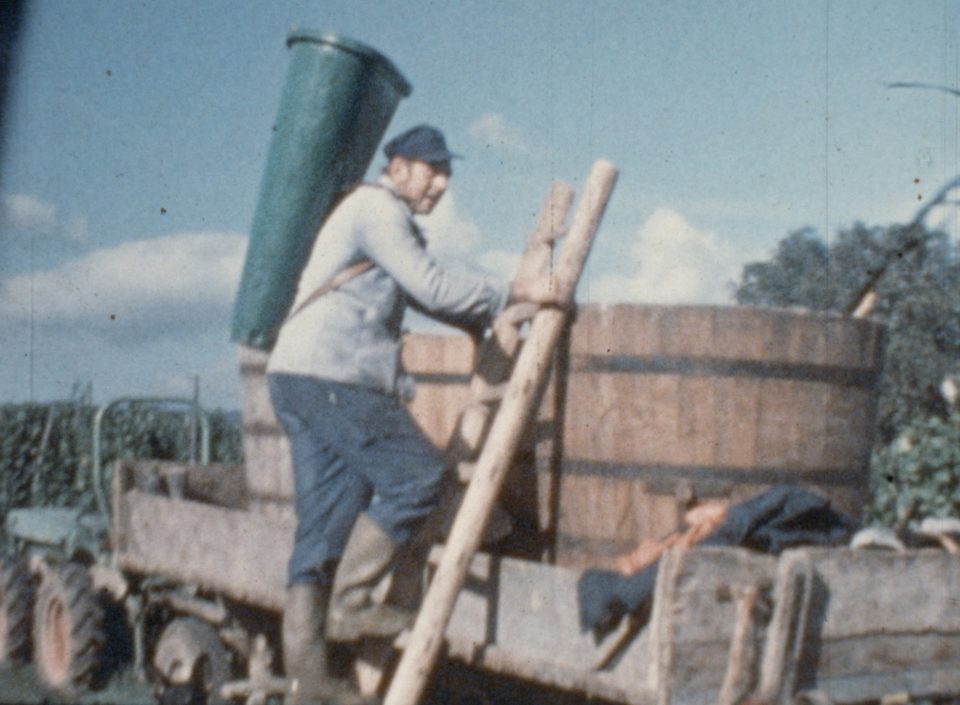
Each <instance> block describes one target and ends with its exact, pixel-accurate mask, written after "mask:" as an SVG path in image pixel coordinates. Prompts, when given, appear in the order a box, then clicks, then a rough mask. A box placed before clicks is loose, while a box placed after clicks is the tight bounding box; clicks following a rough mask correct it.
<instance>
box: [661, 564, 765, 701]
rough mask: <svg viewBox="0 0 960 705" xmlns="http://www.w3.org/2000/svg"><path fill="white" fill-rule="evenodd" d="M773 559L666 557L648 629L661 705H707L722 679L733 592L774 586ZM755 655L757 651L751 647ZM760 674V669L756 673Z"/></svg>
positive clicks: (731, 633) (731, 632)
mask: <svg viewBox="0 0 960 705" xmlns="http://www.w3.org/2000/svg"><path fill="white" fill-rule="evenodd" d="M776 565H777V559H776V558H774V557H772V556H766V555H762V554H757V553H753V552H751V551H747V550H746V549H738V548H700V549H695V550H692V551H679V550H671V551H668V552H667V553H666V554H665V556H664V557H663V558H662V559H661V563H660V573H661V575H658V579H659V580H658V585H657V592H656V595H655V600H654V613H653V615H652V625H653V627H652V628H653V629H654V631H655V635H656V636H655V637H654V639H655V643H654V648H655V649H657V652H656V653H658V658H659V662H658V668H657V671H656V674H655V676H654V682H653V685H654V689H655V690H656V691H657V692H658V693H661V702H663V703H685V704H686V703H692V702H700V701H703V698H706V700H705V701H704V702H711V700H710V697H711V696H710V694H712V697H714V698H715V696H716V694H717V693H718V692H719V690H720V688H721V686H722V684H723V682H724V677H725V675H726V670H727V654H728V653H729V651H730V647H731V641H732V639H733V636H734V633H735V627H736V625H737V616H738V606H737V597H736V596H737V591H738V590H740V589H741V588H744V587H753V588H756V589H757V590H759V591H760V592H761V593H763V594H765V593H767V592H768V591H769V590H770V589H771V588H772V586H773V582H774V577H775V573H776ZM754 650H755V652H756V653H759V645H754ZM758 670H759V669H758Z"/></svg>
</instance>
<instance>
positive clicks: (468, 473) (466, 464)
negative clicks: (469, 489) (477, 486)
mask: <svg viewBox="0 0 960 705" xmlns="http://www.w3.org/2000/svg"><path fill="white" fill-rule="evenodd" d="M476 469H477V464H476V463H474V462H472V461H468V460H464V461H463V462H460V463H457V479H458V480H460V482H470V480H472V479H473V473H474V471H475V470H476Z"/></svg>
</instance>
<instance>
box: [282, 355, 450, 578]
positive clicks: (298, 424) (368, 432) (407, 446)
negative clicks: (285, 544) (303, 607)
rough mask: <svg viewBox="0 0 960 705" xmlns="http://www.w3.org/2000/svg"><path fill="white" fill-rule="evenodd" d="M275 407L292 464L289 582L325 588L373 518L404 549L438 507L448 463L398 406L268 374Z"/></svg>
mask: <svg viewBox="0 0 960 705" xmlns="http://www.w3.org/2000/svg"><path fill="white" fill-rule="evenodd" d="M267 380H268V384H269V388H270V399H271V401H272V403H273V408H274V412H275V413H276V415H277V418H278V419H279V421H280V423H281V425H282V426H283V428H284V431H285V432H286V434H287V437H288V438H289V440H290V454H291V456H292V461H293V475H294V492H295V502H296V512H297V533H296V537H295V540H294V546H293V554H292V555H291V557H290V563H289V566H288V581H289V583H290V584H293V583H298V582H326V581H327V580H329V576H328V575H327V573H326V566H327V565H328V564H329V563H330V562H331V561H335V560H337V559H339V558H340V556H341V554H342V553H343V547H344V545H345V544H346V542H347V538H348V537H349V535H350V530H351V528H353V523H354V521H356V519H357V516H359V514H360V513H361V512H362V511H364V510H366V511H367V514H368V515H369V517H370V518H371V519H373V520H374V521H375V522H376V523H377V524H378V525H379V526H380V527H381V528H382V529H383V530H384V531H385V532H386V533H387V534H388V535H389V536H390V538H392V539H393V540H394V541H395V542H396V543H398V544H402V543H404V542H406V541H407V540H408V539H409V538H410V535H411V533H412V531H413V530H414V529H415V528H416V527H417V525H418V524H419V523H420V521H421V520H422V519H423V518H424V517H426V516H427V515H428V514H429V513H430V512H431V511H432V510H433V508H434V507H435V506H436V503H437V500H438V498H439V492H440V485H441V481H442V479H443V473H444V465H445V463H444V459H443V455H442V454H441V453H440V451H438V450H437V449H436V448H435V447H434V446H433V445H432V444H431V443H430V441H429V440H427V438H426V437H425V436H424V435H423V433H422V432H421V431H420V429H418V428H417V426H416V424H415V423H414V421H413V419H411V418H410V415H409V414H408V413H407V410H406V409H405V408H404V407H403V405H402V404H401V402H400V400H399V399H398V398H396V397H394V396H390V395H387V394H384V393H383V392H379V391H377V390H374V389H370V388H364V387H359V386H353V385H347V384H340V383H338V382H331V381H327V380H322V379H317V378H314V377H307V376H300V375H289V374H270V375H268V376H267Z"/></svg>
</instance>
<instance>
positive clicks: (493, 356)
mask: <svg viewBox="0 0 960 705" xmlns="http://www.w3.org/2000/svg"><path fill="white" fill-rule="evenodd" d="M616 176H617V172H616V170H615V169H614V167H613V166H612V165H611V164H610V163H609V162H606V161H603V160H601V161H598V162H596V163H595V164H594V165H593V168H592V170H591V172H590V176H589V178H588V179H587V183H586V186H585V187H584V192H583V195H582V197H581V199H580V202H579V204H578V207H577V210H576V212H575V213H574V216H573V220H572V221H571V223H570V227H569V229H568V230H567V231H564V228H563V223H564V222H565V220H566V215H567V211H568V210H569V208H570V204H571V202H572V200H573V192H572V190H571V189H570V187H568V186H566V185H565V184H562V183H559V182H558V183H555V184H554V185H553V187H552V188H551V190H550V194H549V196H548V197H547V199H546V201H545V203H544V206H543V209H542V210H541V212H540V215H539V217H538V219H537V224H536V226H535V228H534V231H533V233H532V235H531V237H530V240H529V242H528V244H527V248H526V250H525V252H524V255H523V258H522V260H521V264H520V267H519V271H518V274H517V275H518V277H526V278H529V277H533V276H536V275H543V276H546V274H547V270H548V268H550V267H551V266H552V272H551V275H552V277H553V284H554V286H556V287H557V288H558V292H559V295H560V296H559V298H560V300H561V301H564V302H567V303H568V304H572V302H573V296H574V291H575V289H576V286H577V283H578V281H579V280H580V275H581V273H582V272H583V267H584V263H585V262H586V259H587V255H588V254H589V252H590V247H591V245H592V244H593V239H594V235H595V234H596V231H597V227H598V226H599V224H600V219H601V218H602V216H603V212H604V209H605V208H606V204H607V201H608V200H609V197H610V193H611V191H612V190H613V186H614V183H615V181H616ZM561 237H562V243H561V245H560V247H559V251H558V252H557V253H556V255H555V257H552V255H553V250H554V244H555V243H556V242H557V241H558V238H561ZM551 259H553V261H552V262H551ZM568 313H569V306H568V307H566V308H542V309H538V308H537V307H536V306H531V305H523V304H520V305H515V306H511V307H509V308H508V309H507V310H505V311H504V312H503V313H502V314H501V315H500V316H499V317H498V318H497V320H496V321H495V322H494V325H493V332H492V335H491V336H489V337H488V338H487V339H485V340H484V341H483V343H482V344H481V345H480V349H479V350H478V352H477V363H476V365H475V371H474V374H473V376H472V378H471V381H470V398H471V400H470V402H469V403H468V405H467V406H466V407H465V410H464V412H463V413H462V415H461V417H460V419H459V420H458V423H457V426H456V429H455V431H454V434H453V436H452V439H451V442H450V444H449V447H448V455H449V456H450V457H451V460H452V461H453V462H455V463H457V470H458V474H459V475H460V476H461V477H462V478H465V479H466V478H469V485H468V487H467V491H466V494H465V495H464V497H463V501H462V502H461V504H460V508H459V510H458V511H457V514H456V517H455V518H454V521H453V525H452V527H451V529H450V534H449V536H448V538H447V541H446V544H445V546H444V549H443V553H442V556H441V558H440V561H439V564H438V566H437V570H436V573H435V575H434V577H433V580H432V581H431V583H430V586H429V588H428V590H427V593H426V596H425V598H424V600H423V603H422V605H421V607H420V611H419V613H418V615H417V619H416V622H415V623H414V626H413V629H412V631H411V632H410V633H409V635H408V638H406V639H405V640H404V642H405V643H404V645H403V654H402V656H401V658H400V663H399V664H398V666H397V670H396V672H395V674H394V676H393V678H392V680H391V682H390V685H389V687H388V689H387V694H386V698H385V699H384V705H416V703H418V702H419V701H420V699H421V698H422V696H423V693H424V691H425V690H426V686H427V684H428V681H429V678H430V675H431V673H432V671H433V668H434V665H435V663H436V660H437V656H438V655H439V653H440V649H441V647H442V645H443V636H444V632H445V630H446V628H447V624H448V622H449V620H450V615H451V613H452V611H453V606H454V603H455V601H456V598H457V594H458V593H459V592H460V589H461V587H462V586H463V583H464V580H465V579H466V576H467V571H468V569H469V566H470V562H471V561H472V559H473V556H474V555H475V554H476V552H477V549H478V548H479V546H480V542H481V539H482V537H483V533H484V529H485V528H486V525H487V522H488V521H489V519H490V515H491V512H492V510H493V507H494V502H495V500H496V498H497V495H498V494H499V492H500V487H501V486H502V484H503V480H504V477H505V476H506V473H507V470H508V469H509V467H510V463H511V462H512V460H513V456H514V454H515V453H516V450H517V446H518V445H519V442H520V439H521V436H522V434H523V431H524V429H525V428H526V427H527V425H528V424H529V423H530V420H531V417H532V415H533V414H534V412H535V405H536V402H537V400H538V399H539V396H540V393H541V391H542V389H543V386H544V384H545V382H546V380H547V376H548V373H549V371H550V367H551V362H552V358H553V353H554V350H555V348H556V346H557V342H558V341H559V339H560V336H561V334H562V332H563V329H564V326H565V325H566V322H567V317H568ZM528 321H529V330H528V331H527V334H526V337H525V338H524V337H523V336H522V335H521V326H522V325H523V324H525V323H527V322H528Z"/></svg>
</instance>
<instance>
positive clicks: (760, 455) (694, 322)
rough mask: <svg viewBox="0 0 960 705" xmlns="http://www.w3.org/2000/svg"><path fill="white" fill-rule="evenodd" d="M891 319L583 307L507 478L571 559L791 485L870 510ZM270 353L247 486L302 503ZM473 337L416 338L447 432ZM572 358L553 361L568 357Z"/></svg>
mask: <svg viewBox="0 0 960 705" xmlns="http://www.w3.org/2000/svg"><path fill="white" fill-rule="evenodd" d="M881 353H882V328H881V327H880V326H879V325H877V324H875V323H872V322H869V321H863V320H853V319H850V318H843V317H840V316H835V315H827V314H811V313H803V312H798V311H789V310H777V309H763V308H750V307H709V306H641V305H627V304H619V305H614V306H598V305H584V306H581V307H580V308H579V311H578V314H577V318H576V321H575V322H574V324H573V325H572V327H571V330H570V334H569V338H568V339H567V340H566V342H565V344H564V345H563V346H562V349H561V350H560V351H558V365H557V368H556V369H555V374H554V375H553V377H552V380H551V383H550V386H549V387H548V389H547V390H546V392H545V394H544V401H543V403H542V404H541V408H540V412H539V417H538V419H537V422H536V423H535V424H534V425H533V431H532V432H531V433H530V434H528V436H527V438H526V439H525V442H524V444H523V447H522V448H521V452H520V454H519V456H518V460H517V462H516V464H515V467H514V468H513V470H512V472H511V475H510V476H509V477H508V479H507V485H506V487H505V489H504V505H505V506H506V507H507V509H508V510H509V511H511V513H513V514H514V515H515V518H517V519H518V520H519V521H518V525H520V526H526V527H528V528H529V527H531V526H532V527H534V530H535V532H536V536H535V537H531V540H536V541H537V542H538V545H540V546H546V547H547V548H548V549H549V550H548V555H549V557H551V558H553V559H555V560H556V561H557V562H558V563H561V564H565V565H576V566H601V565H609V564H610V563H611V562H612V559H613V558H614V557H615V556H617V555H620V554H623V553H626V552H628V551H630V550H631V549H632V548H633V547H634V546H635V545H636V543H637V542H638V541H639V540H641V539H643V538H660V537H662V536H664V535H666V534H668V533H670V532H671V531H673V530H674V529H676V528H677V526H678V524H679V521H680V518H681V516H682V513H683V511H684V509H685V507H686V506H687V505H688V504H689V503H690V502H691V501H694V500H698V499H708V498H715V497H729V498H731V499H733V500H734V501H739V500H742V499H745V498H747V497H749V496H751V495H753V494H755V493H756V492H758V491H760V490H762V489H764V488H767V487H770V486H772V485H775V484H778V483H784V482H788V483H795V484H799V485H802V486H805V487H808V488H811V489H814V490H817V491H819V492H821V493H824V494H826V495H827V496H828V497H830V498H831V499H832V500H833V501H834V503H835V506H837V507H838V508H840V509H842V510H845V511H848V512H850V513H852V514H858V513H859V510H860V507H861V506H862V504H863V500H864V498H865V496H866V492H867V484H868V462H869V454H870V448H871V444H872V434H873V426H874V415H875V408H876V398H877V380H878V377H879V373H880V365H881ZM264 357H265V356H264V355H263V353H259V352H257V351H251V350H249V349H244V350H242V355H241V370H242V373H243V374H242V377H243V382H244V412H243V417H244V431H245V433H244V448H245V453H246V474H247V481H248V486H249V490H250V493H251V498H252V499H253V500H260V501H261V502H263V503H266V504H270V503H273V502H280V503H283V502H289V500H290V498H291V491H292V482H291V475H290V465H289V449H288V447H287V444H286V439H285V438H284V436H283V433H282V431H281V429H280V428H279V426H278V425H277V423H276V420H275V419H274V418H273V413H272V410H271V409H270V405H269V399H268V398H267V394H266V385H265V383H264V379H263V368H264V367H263V366H264ZM473 358H474V346H473V344H472V342H471V341H470V340H469V338H467V337H466V336H439V335H422V334H414V335H409V336H407V337H406V338H405V341H404V346H403V363H404V367H405V369H406V370H407V372H409V373H410V374H411V375H412V376H413V377H414V380H415V381H416V388H417V391H416V396H415V397H414V398H413V400H412V401H411V402H410V405H409V408H410V411H411V413H412V415H413V416H414V418H415V419H416V421H417V422H418V423H419V424H420V426H421V428H423V430H424V431H425V433H426V434H427V436H428V437H429V438H430V440H431V441H433V442H434V443H435V444H436V445H437V446H439V447H444V446H445V445H446V442H447V440H448V439H449V437H450V434H451V433H452V431H453V429H454V428H455V425H456V421H457V418H458V416H459V414H460V412H461V411H462V409H463V407H464V404H465V403H466V401H467V399H468V396H467V385H468V382H469V379H470V373H471V371H472V368H473ZM557 370H560V373H559V374H557V373H556V371H557Z"/></svg>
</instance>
